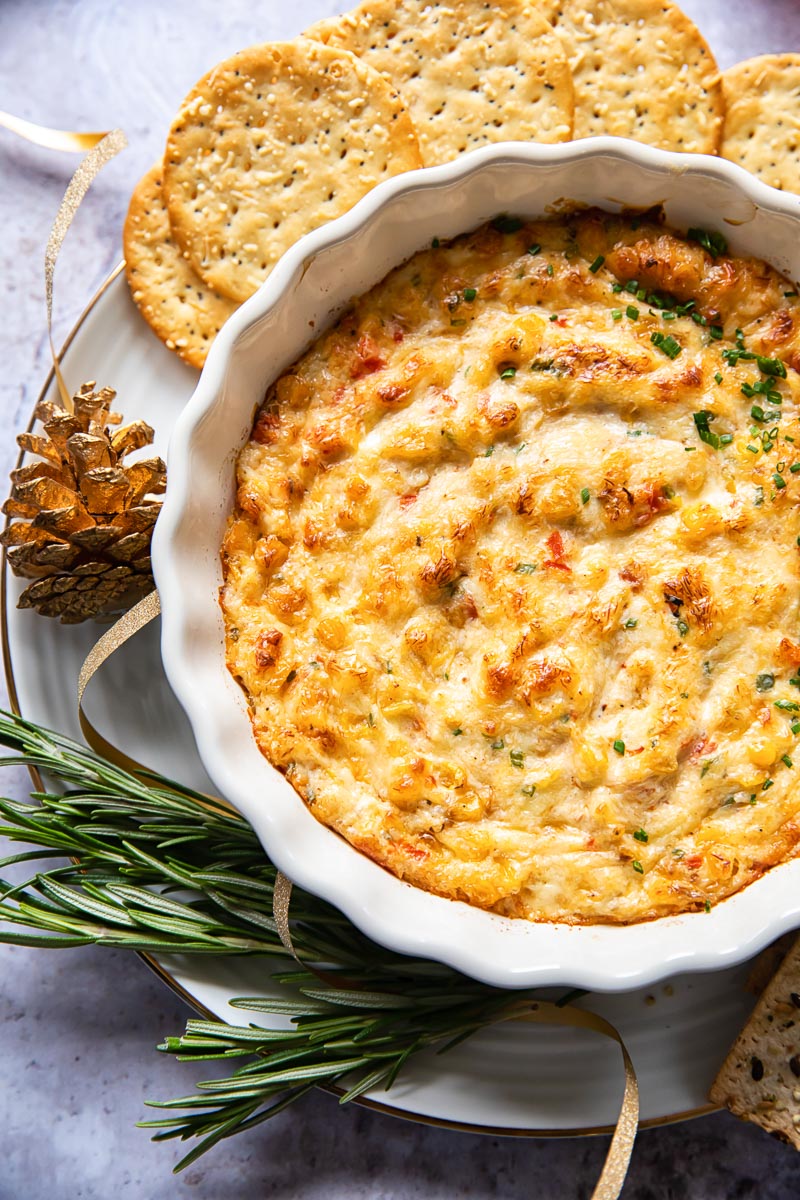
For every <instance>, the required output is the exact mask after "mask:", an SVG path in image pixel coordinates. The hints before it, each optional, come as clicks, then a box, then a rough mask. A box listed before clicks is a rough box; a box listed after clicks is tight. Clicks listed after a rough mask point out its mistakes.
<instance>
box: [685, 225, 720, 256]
mask: <svg viewBox="0 0 800 1200" xmlns="http://www.w3.org/2000/svg"><path fill="white" fill-rule="evenodd" d="M686 236H687V237H688V238H691V240H692V241H693V242H697V243H698V245H700V246H702V247H703V249H704V250H707V251H708V253H709V254H710V255H711V257H712V258H718V257H719V256H720V254H727V253H728V243H727V241H726V239H725V238H724V237H723V236H722V234H721V233H717V232H716V230H708V229H689V230H687V233H686Z"/></svg>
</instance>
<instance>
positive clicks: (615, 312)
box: [611, 308, 622, 321]
mask: <svg viewBox="0 0 800 1200" xmlns="http://www.w3.org/2000/svg"><path fill="white" fill-rule="evenodd" d="M611 316H612V317H613V318H614V320H615V321H621V320H622V309H621V308H612V310H611Z"/></svg>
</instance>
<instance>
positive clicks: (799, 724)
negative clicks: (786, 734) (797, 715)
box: [792, 721, 800, 737]
mask: <svg viewBox="0 0 800 1200" xmlns="http://www.w3.org/2000/svg"><path fill="white" fill-rule="evenodd" d="M792 733H793V734H794V735H795V737H797V735H798V733H800V721H793V722H792Z"/></svg>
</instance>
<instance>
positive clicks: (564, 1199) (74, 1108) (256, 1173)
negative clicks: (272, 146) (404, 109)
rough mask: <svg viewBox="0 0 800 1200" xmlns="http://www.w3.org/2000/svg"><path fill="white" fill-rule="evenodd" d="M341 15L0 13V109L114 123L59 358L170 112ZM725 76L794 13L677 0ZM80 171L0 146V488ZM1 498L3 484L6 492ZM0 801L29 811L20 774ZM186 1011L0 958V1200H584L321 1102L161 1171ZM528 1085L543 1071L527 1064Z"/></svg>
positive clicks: (50, 955)
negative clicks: (153, 1132) (49, 262)
mask: <svg viewBox="0 0 800 1200" xmlns="http://www.w3.org/2000/svg"><path fill="white" fill-rule="evenodd" d="M339 7H340V5H339V3H338V0H296V3H294V4H289V3H286V2H285V0H281V2H280V3H277V2H276V0H266V2H265V0H261V3H258V2H256V3H253V0H222V2H221V3H219V2H214V0H130V2H129V3H124V2H121V0H116V2H110V0H73V2H72V3H68V2H65V0H59V2H50V3H48V2H47V0H0V108H3V109H6V110H8V111H11V112H13V113H15V114H16V115H18V116H20V117H26V118H28V119H30V120H34V121H38V122H41V123H42V124H46V125H51V126H55V127H57V128H64V129H109V128H111V127H112V126H115V125H120V126H122V128H124V129H125V131H126V132H127V134H128V137H129V139H130V143H131V145H130V148H129V149H128V150H127V151H126V152H125V154H123V155H122V156H121V157H120V158H119V159H117V160H116V161H115V162H113V163H111V164H110V165H109V166H108V167H106V168H105V170H104V171H103V173H102V175H101V176H100V178H99V179H98V180H97V182H96V183H95V184H94V185H93V187H92V190H91V192H90V194H89V196H88V198H87V200H86V201H85V203H84V206H83V208H82V210H81V213H80V215H79V217H78V220H77V222H76V225H75V226H74V227H73V229H72V230H71V231H70V234H69V236H68V238H67V243H66V246H65V249H64V252H63V254H62V257H61V260H60V263H59V269H58V275H57V281H56V320H55V326H56V342H57V343H60V341H61V340H62V339H63V337H64V336H65V335H66V333H67V332H68V331H69V329H70V328H71V326H72V325H73V323H74V321H75V320H76V319H77V317H78V316H79V314H80V312H81V311H82V309H83V308H84V306H85V304H86V302H87V300H88V298H89V297H90V296H91V295H92V294H93V292H94V291H95V289H96V288H97V287H98V286H99V284H100V283H101V282H102V280H103V279H104V277H105V276H106V275H107V273H108V271H109V270H110V269H111V267H112V266H113V265H114V264H115V263H116V262H117V261H118V259H119V258H120V230H121V226H122V220H123V217H124V214H125V210H126V206H127V203H128V199H129V196H130V192H131V189H132V187H133V185H134V183H135V181H136V180H137V179H138V178H139V176H140V175H141V174H142V173H143V171H144V170H145V169H146V168H147V167H148V166H149V165H150V164H151V163H152V162H153V161H155V160H156V158H157V157H158V156H159V155H160V154H161V151H162V146H163V141H164V137H165V135H166V131H167V128H168V126H169V123H170V120H171V117H172V114H173V113H174V111H175V109H176V107H177V105H178V102H179V101H180V99H181V97H182V96H183V95H184V94H185V93H186V91H187V90H188V89H189V88H190V87H191V85H192V84H193V83H194V82H195V80H196V79H197V78H199V77H200V75H202V74H203V73H204V72H205V71H206V70H207V69H208V68H209V67H210V66H211V65H212V64H213V63H214V62H216V61H217V60H219V59H220V58H223V57H224V56H226V55H227V54H229V53H231V52H233V51H235V50H238V49H240V48H242V47H243V46H247V45H249V44H252V43H254V42H258V41H265V40H269V39H275V38H283V37H291V36H294V35H295V34H297V33H299V32H300V31H301V29H303V27H304V26H305V25H307V24H309V23H310V22H311V21H312V20H315V19H317V18H318V17H320V16H324V15H327V14H329V13H333V12H336V11H338V9H339ZM683 7H684V9H685V11H686V12H687V13H688V14H689V15H690V16H691V17H692V18H694V19H695V20H696V21H697V23H698V24H699V26H700V28H701V30H702V31H703V33H704V34H705V36H706V37H707V39H708V41H709V42H710V44H711V46H712V49H713V50H714V52H715V53H716V56H717V59H718V61H719V63H720V66H721V67H726V66H728V65H730V64H731V63H734V62H736V61H738V60H739V59H742V58H746V57H748V56H749V55H752V54H758V53H764V52H767V51H777V50H800V0H684V2H683ZM76 165H77V159H76V158H75V157H73V156H67V155H60V154H56V153H50V152H47V151H44V150H38V149H36V148H34V147H31V146H28V145H26V144H25V143H22V142H20V141H18V140H16V139H14V138H13V137H12V136H11V135H9V134H6V133H4V132H3V131H2V130H0V289H1V290H2V296H3V301H2V309H1V310H0V314H1V316H0V388H2V400H0V422H2V432H3V438H2V441H1V442H0V476H1V477H2V478H4V477H5V476H6V475H7V472H8V470H9V469H10V467H11V465H12V462H13V460H14V457H15V447H14V444H13V437H12V434H13V433H14V432H16V431H18V430H20V429H22V428H24V426H25V425H26V424H27V421H28V418H29V416H30V412H31V409H32V406H33V403H34V401H35V398H36V395H37V393H38V391H39V389H40V387H41V383H42V380H43V378H44V376H45V374H46V372H47V369H48V365H49V359H48V349H47V343H46V336H45V320H44V311H45V310H44V287H43V277H42V260H43V252H44V245H45V242H46V239H47V235H48V231H49V228H50V223H51V221H52V219H53V216H54V215H55V212H56V209H57V207H58V204H59V202H60V200H61V198H62V195H63V192H64V189H65V187H66V184H67V182H68V180H69V177H70V174H71V173H72V171H73V170H74V168H75V166H76ZM3 487H4V485H2V483H1V482H0V491H3ZM0 787H2V788H3V790H4V791H5V792H7V793H13V794H16V795H23V794H24V792H25V789H26V777H25V776H24V775H23V773H22V772H16V773H15V772H11V771H7V772H6V775H5V779H4V781H3V783H2V784H0ZM188 1015H189V1012H188V1009H187V1008H186V1007H185V1006H184V1005H183V1004H182V1003H181V1002H180V1001H179V1000H178V999H176V998H175V997H174V996H173V995H172V994H171V993H170V992H169V991H168V990H167V988H166V987H165V986H164V985H163V984H162V983H161V982H160V981H159V980H157V979H155V978H154V977H153V976H152V975H151V974H150V973H149V971H148V970H147V968H146V967H145V966H144V965H143V964H142V963H141V962H140V961H139V960H138V959H137V958H136V957H135V956H133V955H125V954H123V953H117V952H110V951H100V950H91V949H85V950H71V951H64V952H43V951H34V950H25V949H18V948H8V947H0V1039H2V1040H0V1131H2V1132H1V1133H0V1200H67V1198H69V1200H78V1198H85V1200H100V1198H101V1197H102V1198H103V1200H106V1198H108V1197H115V1198H116V1197H119V1200H126V1198H128V1197H130V1198H131V1200H134V1198H136V1200H139V1198H141V1200H165V1198H166V1197H186V1198H187V1200H189V1198H190V1197H192V1198H196V1200H221V1198H223V1197H224V1198H226V1200H227V1197H230V1196H233V1195H236V1196H238V1197H239V1198H240V1200H256V1198H257V1197H282V1198H284V1197H285V1198H286V1200H289V1198H292V1200H323V1198H324V1200H361V1198H365V1200H366V1198H370V1200H412V1198H414V1200H417V1198H420V1200H421V1198H425V1200H428V1198H430V1200H440V1198H441V1200H450V1198H455V1197H474V1198H475V1200H488V1198H489V1197H503V1198H504V1200H522V1198H523V1197H526V1198H527V1197H534V1196H535V1197H539V1198H541V1200H585V1198H588V1196H589V1195H590V1194H591V1189H592V1186H593V1184H594V1182H595V1180H596V1178H597V1175H598V1173H599V1170H600V1167H601V1163H602V1159H603V1155H604V1153H605V1148H606V1146H605V1141H604V1140H597V1139H584V1140H561V1141H559V1140H548V1141H528V1142H525V1141H521V1140H513V1139H498V1138H493V1137H478V1136H473V1135H467V1134H459V1133H451V1132H447V1131H444V1130H437V1129H432V1128H427V1127H424V1126H415V1125H411V1124H408V1123H406V1122H401V1121H399V1120H396V1119H394V1118H391V1117H384V1116H379V1115H376V1114H374V1113H371V1112H368V1111H365V1110H363V1109H358V1108H355V1107H352V1106H351V1107H349V1108H346V1109H344V1110H340V1109H339V1108H338V1106H337V1103H336V1101H335V1100H333V1099H332V1098H330V1097H328V1096H326V1095H323V1094H318V1095H315V1096H313V1097H310V1098H308V1099H307V1100H306V1101H305V1102H303V1103H302V1104H300V1105H298V1106H297V1107H295V1108H293V1109H292V1110H290V1111H289V1112H287V1113H285V1114H283V1115H282V1116H280V1117H278V1118H276V1119H275V1120H274V1122H272V1123H271V1124H270V1125H268V1126H265V1127H262V1128H261V1129H260V1130H257V1131H255V1132H254V1133H252V1134H250V1135H247V1136H245V1137H240V1138H235V1139H234V1140H232V1141H230V1142H228V1143H227V1144H224V1145H222V1146H220V1147H218V1148H217V1149H216V1150H214V1151H212V1153H211V1155H210V1156H208V1157H206V1158H204V1159H201V1160H200V1161H199V1163H198V1164H196V1165H195V1166H194V1167H192V1168H190V1169H189V1170H188V1171H187V1172H186V1173H185V1174H183V1175H182V1176H179V1177H177V1178H173V1177H172V1176H171V1174H170V1171H171V1168H172V1166H173V1164H174V1163H175V1162H176V1161H177V1159H178V1157H179V1153H180V1151H179V1149H178V1148H177V1147H176V1146H174V1145H173V1144H167V1145H166V1146H154V1145H152V1144H151V1143H150V1141H149V1138H148V1135H147V1134H146V1133H145V1132H143V1131H141V1130H137V1129H135V1128H134V1122H135V1121H137V1120H139V1119H141V1118H142V1117H143V1116H144V1115H146V1114H145V1110H144V1108H143V1101H144V1099H145V1098H147V1097H151V1098H167V1097H172V1096H176V1095H180V1094H185V1093H186V1092H188V1091H190V1090H191V1088H192V1082H193V1079H194V1077H195V1074H196V1072H195V1069H194V1068H192V1067H181V1066H180V1065H178V1064H176V1063H174V1061H173V1060H172V1059H171V1058H168V1057H166V1056H161V1055H158V1054H157V1053H156V1052H155V1051H154V1049H153V1047H154V1045H155V1043H156V1042H157V1041H158V1040H159V1039H160V1037H161V1036H162V1035H164V1034H165V1033H178V1032H179V1031H181V1030H182V1028H183V1024H184V1021H185V1019H186V1017H187V1016H188ZM532 1069H535V1064H532ZM624 1196H625V1197H626V1200H748V1198H749V1197H754V1198H755V1197H757V1198H758V1200H790V1198H791V1197H797V1196H800V1156H798V1155H797V1154H795V1152H794V1151H792V1150H790V1149H788V1148H786V1147H784V1146H782V1145H780V1144H778V1143H777V1142H775V1141H772V1140H771V1139H770V1138H768V1137H767V1136H766V1135H765V1134H762V1133H761V1132H760V1131H759V1130H757V1129H755V1128H750V1127H748V1126H745V1125H743V1124H740V1123H739V1122H737V1121H735V1120H734V1119H733V1118H731V1117H729V1116H727V1115H718V1116H713V1117H708V1118H704V1119H702V1120H699V1121H695V1122H693V1123H690V1124H686V1125H682V1126H674V1127H671V1128H666V1129H661V1130H652V1131H647V1132H644V1133H642V1134H641V1135H640V1138H639V1141H638V1144H637V1147H636V1150H635V1153H634V1158H633V1165H632V1168H631V1173H630V1177H629V1181H628V1184H627V1185H626V1188H625V1192H624Z"/></svg>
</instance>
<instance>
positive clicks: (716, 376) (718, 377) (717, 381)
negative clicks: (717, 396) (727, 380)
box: [714, 371, 722, 384]
mask: <svg viewBox="0 0 800 1200" xmlns="http://www.w3.org/2000/svg"><path fill="white" fill-rule="evenodd" d="M714 382H715V383H717V384H719V383H722V376H721V375H720V373H719V371H717V373H716V375H715V376H714Z"/></svg>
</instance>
